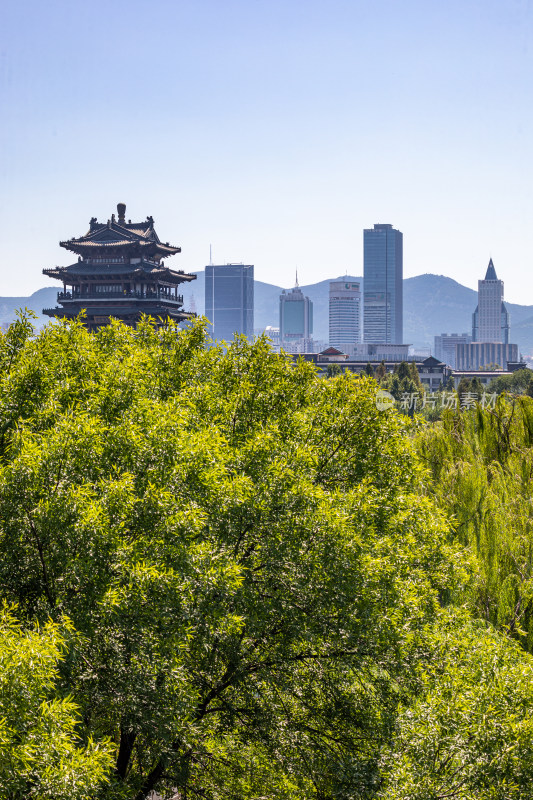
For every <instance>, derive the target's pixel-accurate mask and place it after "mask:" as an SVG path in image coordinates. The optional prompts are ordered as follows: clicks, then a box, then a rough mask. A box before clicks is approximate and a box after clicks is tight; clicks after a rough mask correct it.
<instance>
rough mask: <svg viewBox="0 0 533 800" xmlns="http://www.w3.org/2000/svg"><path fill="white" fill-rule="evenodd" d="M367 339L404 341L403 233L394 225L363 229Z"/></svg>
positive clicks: (394, 342)
mask: <svg viewBox="0 0 533 800" xmlns="http://www.w3.org/2000/svg"><path fill="white" fill-rule="evenodd" d="M363 294H364V337H363V338H364V341H365V342H373V343H377V342H381V343H385V344H401V343H402V340H403V234H402V233H401V231H397V230H396V229H395V228H393V227H392V225H385V224H377V225H374V227H373V228H367V229H365V231H364V286H363Z"/></svg>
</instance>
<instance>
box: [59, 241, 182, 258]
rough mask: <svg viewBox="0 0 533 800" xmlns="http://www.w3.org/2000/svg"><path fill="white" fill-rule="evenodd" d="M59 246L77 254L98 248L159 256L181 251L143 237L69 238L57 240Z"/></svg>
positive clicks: (97, 249) (104, 250) (91, 251)
mask: <svg viewBox="0 0 533 800" xmlns="http://www.w3.org/2000/svg"><path fill="white" fill-rule="evenodd" d="M59 246H60V247H64V248H65V250H70V251H71V252H72V253H77V254H78V255H87V254H89V253H96V252H98V251H99V250H102V251H103V252H107V251H109V250H122V251H123V250H133V251H144V252H148V253H159V254H160V255H161V256H173V255H176V253H181V247H171V246H170V245H166V244H161V243H159V242H154V241H153V240H149V241H145V240H143V239H119V240H117V241H115V242H93V241H79V240H75V239H69V240H68V241H66V242H59Z"/></svg>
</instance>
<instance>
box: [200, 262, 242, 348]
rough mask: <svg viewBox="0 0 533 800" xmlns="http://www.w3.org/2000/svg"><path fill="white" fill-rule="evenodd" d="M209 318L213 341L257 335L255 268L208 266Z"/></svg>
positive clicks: (207, 312)
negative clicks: (255, 330) (255, 329)
mask: <svg viewBox="0 0 533 800" xmlns="http://www.w3.org/2000/svg"><path fill="white" fill-rule="evenodd" d="M205 315H206V317H207V319H208V320H209V322H210V323H211V326H212V328H211V335H212V337H213V339H220V340H224V341H227V342H229V341H231V340H232V339H233V337H234V335H235V334H236V333H243V334H244V335H245V336H247V337H248V338H250V339H251V338H252V337H253V335H254V265H253V264H216V265H215V264H208V266H207V267H206V268H205Z"/></svg>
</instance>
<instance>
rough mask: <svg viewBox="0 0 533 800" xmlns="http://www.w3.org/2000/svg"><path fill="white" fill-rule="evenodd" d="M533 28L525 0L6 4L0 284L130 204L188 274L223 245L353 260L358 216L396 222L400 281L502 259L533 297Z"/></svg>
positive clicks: (251, 254)
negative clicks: (172, 247) (400, 238)
mask: <svg viewBox="0 0 533 800" xmlns="http://www.w3.org/2000/svg"><path fill="white" fill-rule="evenodd" d="M141 18H142V19H143V24H142V25H140V24H139V19H141ZM532 36H533V20H532V17H531V12H530V8H529V6H527V4H525V3H523V2H516V3H514V4H513V5H512V6H510V5H509V4H501V3H497V2H493V0H487V1H486V2H483V3H481V2H478V1H477V0H476V2H474V0H467V2H464V3H459V2H457V1H456V0H452V2H451V3H448V4H446V6H439V5H437V4H427V3H422V2H414V1H413V0H407V1H406V2H405V3H403V4H396V3H393V2H391V0H389V1H388V2H384V3H382V4H380V5H379V6H370V5H369V4H367V3H363V2H362V1H361V2H359V1H358V0H332V2H331V3H329V4H328V5H327V6H326V5H325V4H324V3H323V2H318V0H308V2H306V3H305V4H304V3H303V2H297V1H296V0H292V2H291V1H289V2H288V3H287V2H285V3H281V2H280V0H272V2H270V3H268V4H266V3H256V4H250V3H245V2H244V0H228V2H227V3H224V4H219V3H215V2H214V0H196V2H192V0H180V2H177V3H169V2H167V0H155V2H154V3H153V4H152V5H151V6H150V10H149V13H146V7H145V6H141V5H140V3H139V2H138V0H131V2H129V3H126V2H125V0H116V2H114V3H113V4H104V3H103V2H102V1H101V0H95V2H94V3H92V4H90V5H87V6H84V5H81V4H67V3H61V2H59V3H54V4H52V5H49V6H43V5H42V4H39V3H37V2H36V1H35V0H29V2H28V3H26V4H24V5H22V6H21V5H20V4H15V3H14V2H13V0H8V1H7V3H6V4H5V7H4V13H3V26H2V31H1V32H0V39H1V45H2V71H1V72H0V80H1V90H2V91H1V102H2V110H3V120H4V122H3V126H2V130H1V132H0V139H1V141H0V146H1V150H2V153H3V160H2V167H1V171H0V176H1V177H0V182H1V186H0V235H1V237H2V243H3V246H4V258H5V260H6V263H9V264H12V265H15V266H16V269H10V270H3V271H2V274H1V275H0V296H6V295H24V294H29V293H30V292H31V291H34V290H35V289H37V288H40V287H41V286H43V285H44V282H43V281H42V279H41V276H40V272H41V269H43V268H52V267H54V265H65V264H66V263H67V261H66V260H65V259H64V254H62V253H61V251H60V249H59V247H58V244H57V242H58V240H59V239H60V238H61V237H62V236H63V235H64V232H65V231H66V232H67V235H72V234H74V233H75V232H76V231H77V230H78V225H79V220H80V219H86V222H87V225H88V222H89V219H90V217H91V215H92V214H93V213H95V209H102V211H100V214H102V213H104V212H105V209H107V208H109V207H111V206H112V205H113V204H114V203H116V202H117V199H120V200H123V201H124V202H126V203H127V204H128V208H129V209H130V210H131V215H132V217H134V218H140V217H141V216H142V214H143V212H144V210H145V209H146V208H147V207H148V208H150V210H151V212H152V214H153V216H154V219H155V223H156V225H157V226H158V227H159V228H160V229H161V230H165V231H167V232H168V234H167V235H168V237H169V239H170V240H171V241H179V242H180V244H181V246H182V257H181V265H182V267H183V269H184V270H185V271H188V272H190V271H194V270H197V269H200V268H201V267H202V266H203V264H205V263H206V261H207V260H208V254H209V246H210V245H212V246H213V257H214V260H216V261H217V263H225V262H235V261H243V262H245V263H254V264H255V269H256V277H257V278H258V279H259V280H264V281H270V282H272V283H276V284H278V285H282V286H285V287H286V288H290V285H291V281H290V278H289V276H292V274H293V273H294V269H295V268H296V267H297V268H298V270H299V272H300V274H301V276H302V280H303V281H305V282H307V283H311V282H313V281H315V280H317V279H318V278H319V276H321V275H334V274H342V273H344V272H348V273H350V274H355V275H361V274H362V271H363V248H362V237H361V234H360V232H361V231H362V230H363V229H364V228H366V227H368V226H369V225H371V224H373V222H374V221H375V220H379V219H390V220H394V222H395V225H397V227H398V228H399V229H400V230H402V231H403V232H404V233H405V234H406V247H405V253H404V267H405V277H411V276H414V275H419V274H424V273H434V274H444V275H447V276H449V277H451V278H454V279H455V280H458V281H460V282H461V283H462V284H465V285H467V286H469V287H470V288H473V289H475V287H476V283H477V278H478V275H479V272H480V269H481V267H482V265H483V264H486V262H487V260H488V258H489V257H492V258H493V259H494V261H495V263H497V264H498V266H499V270H501V271H502V272H504V273H505V275H506V295H507V299H508V300H509V301H510V302H524V301H525V302H528V301H529V302H533V277H530V275H531V274H532V270H531V267H530V263H529V258H530V253H531V252H533V231H532V230H531V226H530V225H529V220H530V218H531V216H532V212H533V199H532V197H531V193H530V189H529V187H530V183H531V181H530V173H531V167H532V154H531V151H530V145H529V143H530V141H531V136H532V134H533V108H532V104H531V102H530V100H531V77H532V72H533V68H532V67H533V47H532V46H531V44H532ZM139 52H142V53H143V58H142V59H139V57H138V53H139ZM317 109H320V113H317ZM97 213H98V212H97ZM100 218H102V217H101V216H100ZM104 221H105V218H104Z"/></svg>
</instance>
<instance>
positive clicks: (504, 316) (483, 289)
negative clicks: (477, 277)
mask: <svg viewBox="0 0 533 800" xmlns="http://www.w3.org/2000/svg"><path fill="white" fill-rule="evenodd" d="M477 298H478V299H477V307H476V310H475V311H474V313H473V314H472V341H474V342H501V343H502V344H508V343H509V329H510V321H509V312H508V311H507V308H506V306H505V303H504V302H503V281H500V280H498V276H497V275H496V270H495V269H494V264H493V263H492V258H491V259H490V261H489V266H488V267H487V272H486V275H485V278H484V280H482V281H478V295H477Z"/></svg>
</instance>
